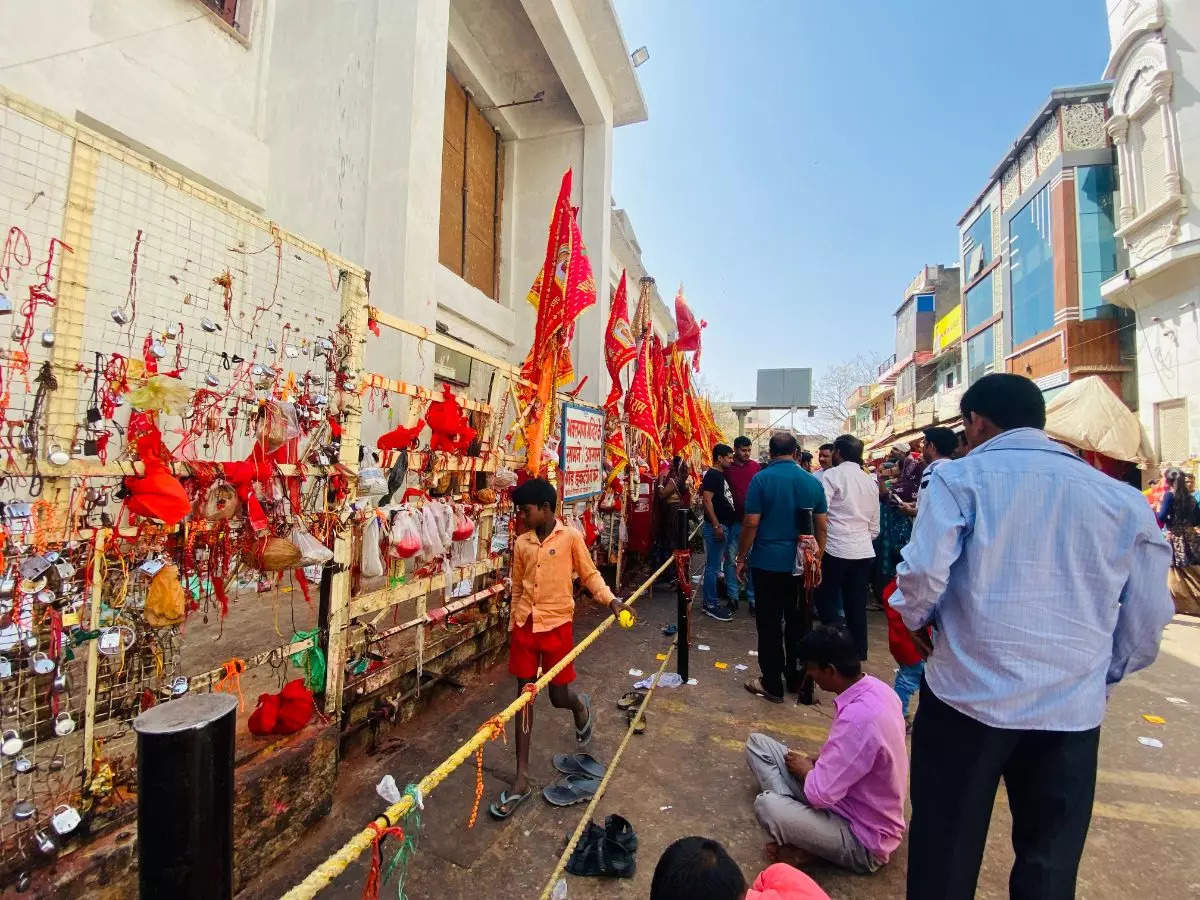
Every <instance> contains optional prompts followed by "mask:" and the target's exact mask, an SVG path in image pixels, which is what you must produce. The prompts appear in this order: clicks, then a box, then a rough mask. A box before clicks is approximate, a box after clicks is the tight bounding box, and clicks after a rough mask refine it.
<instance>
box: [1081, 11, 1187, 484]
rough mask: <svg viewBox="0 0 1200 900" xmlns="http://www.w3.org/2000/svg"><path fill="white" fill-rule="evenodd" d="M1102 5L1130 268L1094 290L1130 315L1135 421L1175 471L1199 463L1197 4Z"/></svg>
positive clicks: (1122, 231)
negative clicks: (1134, 342) (1178, 466)
mask: <svg viewBox="0 0 1200 900" xmlns="http://www.w3.org/2000/svg"><path fill="white" fill-rule="evenodd" d="M1107 5H1108V27H1109V34H1110V39H1111V46H1112V50H1111V53H1110V55H1109V60H1108V66H1107V68H1106V69H1105V72H1104V77H1105V78H1108V79H1111V80H1112V81H1113V89H1112V95H1111V99H1110V108H1111V115H1110V117H1109V119H1108V123H1107V127H1108V133H1109V135H1110V136H1111V138H1112V141H1113V143H1114V144H1115V145H1116V151H1117V163H1118V170H1119V172H1120V208H1119V222H1118V225H1119V227H1118V229H1117V231H1116V236H1117V238H1118V239H1119V240H1120V241H1121V242H1122V243H1123V244H1124V246H1125V248H1126V249H1127V250H1128V255H1129V261H1128V266H1127V268H1125V269H1124V270H1123V271H1120V272H1118V273H1117V274H1116V275H1115V276H1114V277H1112V278H1110V279H1108V280H1107V281H1105V282H1104V284H1103V286H1102V288H1101V291H1102V293H1103V295H1104V297H1105V299H1106V300H1107V301H1108V302H1111V303H1118V304H1121V305H1123V306H1126V307H1128V308H1130V309H1132V310H1133V311H1134V314H1135V316H1136V335H1137V373H1138V374H1137V387H1138V412H1139V415H1140V416H1141V419H1142V423H1143V425H1144V426H1145V428H1146V430H1147V433H1149V434H1150V435H1151V437H1152V439H1153V441H1154V444H1155V448H1156V450H1157V451H1158V454H1159V457H1160V458H1161V459H1162V460H1163V462H1165V463H1176V462H1181V461H1183V460H1185V459H1188V458H1190V457H1194V456H1196V455H1198V454H1200V208H1198V207H1200V182H1197V180H1196V179H1197V178H1198V177H1200V53H1198V51H1197V48H1198V47H1200V3H1197V2H1196V0H1108V2H1107Z"/></svg>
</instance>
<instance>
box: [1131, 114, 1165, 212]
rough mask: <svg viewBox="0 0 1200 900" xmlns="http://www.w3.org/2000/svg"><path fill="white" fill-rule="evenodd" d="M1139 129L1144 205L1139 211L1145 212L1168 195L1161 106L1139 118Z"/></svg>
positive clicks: (1138, 155) (1138, 140)
mask: <svg viewBox="0 0 1200 900" xmlns="http://www.w3.org/2000/svg"><path fill="white" fill-rule="evenodd" d="M1137 131H1138V135H1137V145H1136V147H1137V151H1136V156H1137V157H1138V158H1139V168H1140V169H1141V181H1142V192H1143V193H1142V199H1143V206H1142V208H1141V209H1140V210H1138V212H1145V211H1146V210H1148V209H1151V208H1153V207H1154V205H1155V204H1156V203H1158V202H1159V201H1161V200H1162V199H1163V198H1164V197H1165V196H1166V185H1165V184H1164V183H1163V175H1164V174H1165V173H1166V171H1167V161H1166V159H1165V157H1164V151H1163V136H1162V110H1161V108H1160V107H1158V106H1155V107H1153V108H1152V110H1151V112H1150V113H1149V114H1148V115H1147V116H1145V117H1144V118H1141V119H1138V120H1137Z"/></svg>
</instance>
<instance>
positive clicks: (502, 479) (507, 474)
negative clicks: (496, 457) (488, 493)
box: [492, 469, 517, 491]
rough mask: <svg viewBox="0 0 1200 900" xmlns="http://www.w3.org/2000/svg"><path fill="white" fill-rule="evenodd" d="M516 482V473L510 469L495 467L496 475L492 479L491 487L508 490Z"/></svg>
mask: <svg viewBox="0 0 1200 900" xmlns="http://www.w3.org/2000/svg"><path fill="white" fill-rule="evenodd" d="M516 483H517V473H516V472H514V471H513V470H512V469H497V470H496V477H495V478H493V479H492V487H494V488H495V489H496V490H498V491H504V490H508V488H510V487H513V486H514V485H516Z"/></svg>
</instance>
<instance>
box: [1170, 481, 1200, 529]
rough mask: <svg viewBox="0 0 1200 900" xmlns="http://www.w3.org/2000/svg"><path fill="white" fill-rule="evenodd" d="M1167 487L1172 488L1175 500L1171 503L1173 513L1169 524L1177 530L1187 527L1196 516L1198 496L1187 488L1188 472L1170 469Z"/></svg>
mask: <svg viewBox="0 0 1200 900" xmlns="http://www.w3.org/2000/svg"><path fill="white" fill-rule="evenodd" d="M1165 477H1166V479H1167V487H1169V488H1170V489H1171V493H1172V495H1173V496H1174V498H1175V499H1174V500H1173V501H1172V503H1171V514H1170V516H1168V517H1167V523H1166V524H1167V525H1168V526H1169V527H1170V528H1172V529H1175V530H1183V529H1186V528H1187V527H1188V526H1189V525H1191V524H1192V522H1194V521H1195V516H1196V498H1195V497H1193V496H1192V495H1191V494H1190V493H1189V492H1188V489H1187V473H1186V472H1184V471H1183V469H1168V470H1167V474H1166V476H1165Z"/></svg>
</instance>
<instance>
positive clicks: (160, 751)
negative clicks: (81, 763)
mask: <svg viewBox="0 0 1200 900" xmlns="http://www.w3.org/2000/svg"><path fill="white" fill-rule="evenodd" d="M236 726H237V698H236V697H234V696H232V695H230V694H189V695H188V696H186V697H181V698H179V699H178V700H172V701H171V702H170V703H163V704H161V705H159V706H155V707H153V708H152V709H149V710H147V711H146V712H144V713H142V714H141V715H140V716H138V717H137V718H136V719H135V720H134V722H133V728H134V730H135V731H136V732H137V736H138V894H139V896H140V897H143V898H156V897H170V898H171V900H201V898H205V900H229V898H232V897H233V738H234V731H235V729H236Z"/></svg>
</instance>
